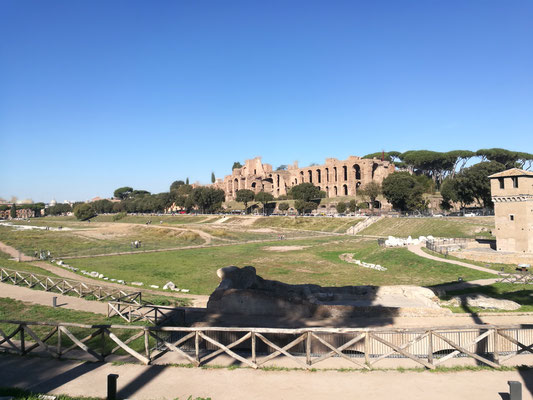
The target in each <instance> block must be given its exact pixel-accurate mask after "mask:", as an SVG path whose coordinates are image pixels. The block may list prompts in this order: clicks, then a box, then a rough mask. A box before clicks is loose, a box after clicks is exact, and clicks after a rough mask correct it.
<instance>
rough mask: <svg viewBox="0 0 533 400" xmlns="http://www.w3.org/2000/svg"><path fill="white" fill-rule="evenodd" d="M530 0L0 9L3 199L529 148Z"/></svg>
mask: <svg viewBox="0 0 533 400" xmlns="http://www.w3.org/2000/svg"><path fill="white" fill-rule="evenodd" d="M531 21H533V2H532V1H530V0H524V1H520V0H514V1H500V0H498V1H490V0H484V1H481V0H480V1H467V0H457V1H431V0H427V1H401V0H391V1H310V0H305V1H290V0H289V1H249V0H246V1H230V0H229V1H150V2H148V1H134V0H128V1H107V0H106V1H97V0H92V1H68V0H64V1H54V0H47V1H41V0H36V1H25V0H3V1H1V2H0V139H1V140H2V144H3V148H2V152H1V155H0V197H4V198H10V197H11V196H12V195H15V196H18V197H19V198H26V197H31V198H33V199H34V200H36V201H50V200H51V199H52V198H53V197H55V198H56V199H57V200H58V201H62V200H65V199H69V200H84V199H89V198H91V197H94V196H101V197H108V196H110V195H111V194H112V192H113V190H114V189H116V188H117V187H120V186H124V185H128V186H133V187H134V188H136V189H145V190H149V191H151V192H161V191H166V190H168V187H169V185H170V183H171V182H172V181H174V180H176V179H185V178H186V177H189V179H190V181H191V182H194V181H197V180H198V181H200V182H203V183H208V182H209V181H210V176H211V171H214V172H215V174H216V176H217V177H223V176H224V175H227V174H229V173H231V166H232V164H233V162H234V161H241V162H242V161H244V159H246V158H252V157H255V156H262V157H263V161H264V162H267V163H270V164H273V166H274V168H275V167H277V166H278V165H280V164H289V163H291V162H293V161H295V160H298V161H299V163H300V165H302V166H304V165H308V164H310V163H313V162H316V163H322V162H323V161H324V159H325V158H327V157H335V158H339V159H344V158H346V157H347V156H349V155H361V156H362V155H365V154H367V153H371V152H375V151H381V150H382V149H384V150H397V151H405V150H409V149H424V148H425V149H430V150H436V151H446V150H451V149H470V150H476V149H478V148H488V147H504V148H508V149H511V150H522V151H528V152H533V139H532V138H533V73H532V71H533V45H532V43H533V23H531Z"/></svg>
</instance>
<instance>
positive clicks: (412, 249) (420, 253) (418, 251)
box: [407, 245, 498, 275]
mask: <svg viewBox="0 0 533 400" xmlns="http://www.w3.org/2000/svg"><path fill="white" fill-rule="evenodd" d="M407 250H409V251H410V252H411V253H414V254H416V255H417V256H420V257H424V258H427V259H429V260H433V261H439V262H444V263H448V264H455V265H460V266H461V267H466V268H470V269H476V270H478V271H483V272H486V273H488V274H492V275H498V272H497V271H494V270H493V269H489V268H484V267H480V266H478V265H473V264H468V263H465V262H462V261H455V260H447V259H445V258H440V257H436V256H432V255H431V254H428V253H425V252H424V251H422V245H409V246H407Z"/></svg>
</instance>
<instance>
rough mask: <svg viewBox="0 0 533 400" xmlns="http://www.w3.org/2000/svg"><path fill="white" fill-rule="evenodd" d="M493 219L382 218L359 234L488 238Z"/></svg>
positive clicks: (492, 226)
mask: <svg viewBox="0 0 533 400" xmlns="http://www.w3.org/2000/svg"><path fill="white" fill-rule="evenodd" d="M493 228H494V217H474V218H465V217H463V218H383V219H381V220H379V221H378V222H375V223H374V224H372V225H370V226H369V227H368V228H366V229H364V230H363V231H362V232H360V233H361V234H362V235H376V236H397V237H407V236H409V235H410V236H412V237H418V236H428V235H432V236H435V237H455V238H474V237H476V236H488V232H487V231H482V230H484V229H485V230H491V229H493Z"/></svg>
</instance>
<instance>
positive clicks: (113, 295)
mask: <svg viewBox="0 0 533 400" xmlns="http://www.w3.org/2000/svg"><path fill="white" fill-rule="evenodd" d="M0 282H8V283H12V284H13V285H17V286H27V287H29V288H35V287H36V288H40V289H43V290H45V291H47V292H56V293H61V294H69V295H76V296H78V297H89V296H90V297H94V298H96V299H97V300H117V301H130V302H132V303H136V304H141V301H142V299H141V296H142V294H141V292H126V291H124V290H122V289H115V288H113V287H107V286H99V285H91V284H87V283H84V282H81V281H76V280H73V279H64V278H60V277H50V276H46V275H40V274H34V273H33V272H27V271H17V270H13V269H9V268H4V267H0Z"/></svg>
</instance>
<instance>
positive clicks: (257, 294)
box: [207, 266, 450, 320]
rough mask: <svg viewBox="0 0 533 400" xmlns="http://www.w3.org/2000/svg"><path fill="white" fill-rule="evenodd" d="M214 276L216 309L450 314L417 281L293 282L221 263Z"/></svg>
mask: <svg viewBox="0 0 533 400" xmlns="http://www.w3.org/2000/svg"><path fill="white" fill-rule="evenodd" d="M217 275H218V277H219V278H220V279H221V282H220V284H219V286H218V287H217V288H216V289H215V291H214V292H213V293H212V294H211V296H210V297H209V302H208V303H207V311H208V312H209V313H214V314H232V315H241V316H269V317H273V316H274V317H279V318H293V319H296V318H310V319H333V320H335V319H339V320H341V319H342V320H345V319H346V318H355V317H365V316H376V317H380V316H439V315H449V314H450V310H448V309H443V308H441V307H440V306H439V304H438V299H437V298H436V296H435V294H434V293H433V291H431V290H430V289H426V288H422V287H417V286H381V287H379V286H344V287H322V286H319V285H312V284H301V285H291V284H287V283H283V282H279V281H273V280H267V279H263V278H262V277H260V276H258V275H257V273H256V270H255V268H254V267H252V266H247V267H244V268H238V267H236V266H230V267H224V268H220V269H219V270H218V271H217Z"/></svg>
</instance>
